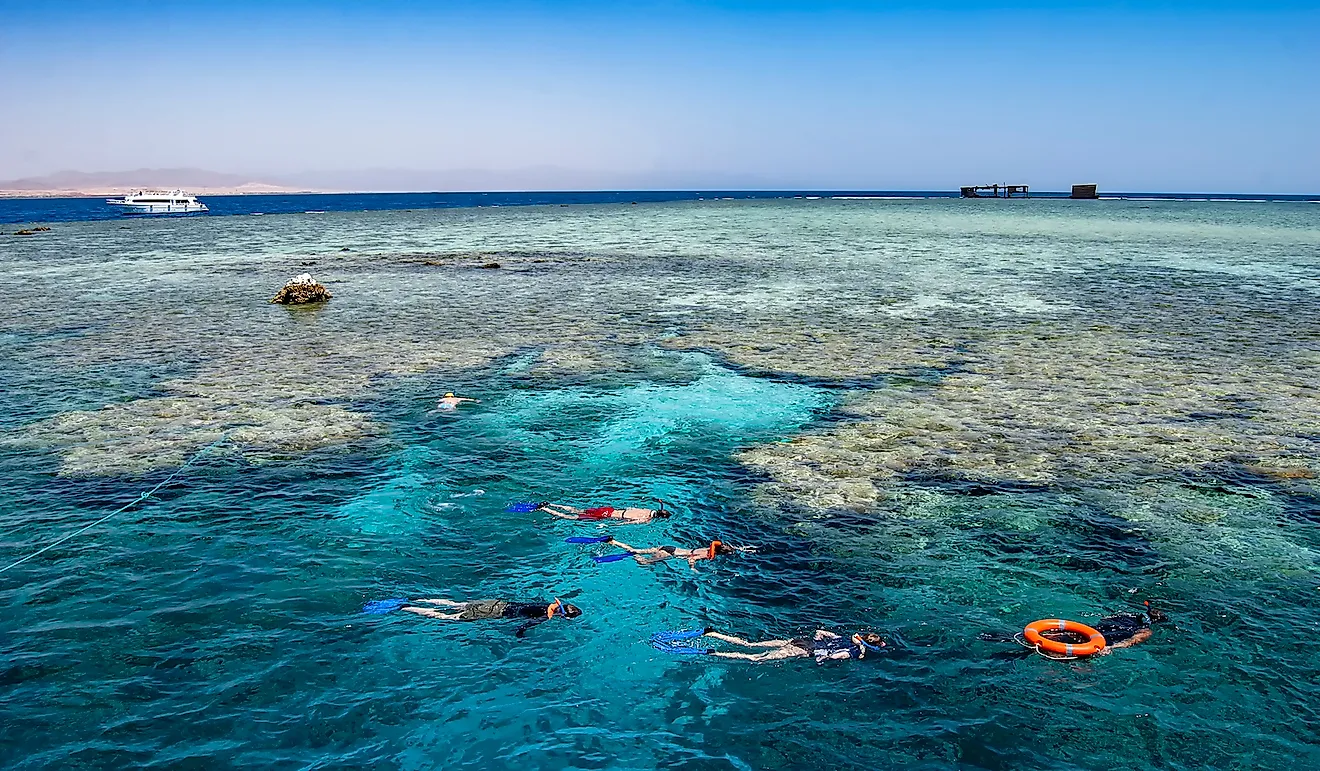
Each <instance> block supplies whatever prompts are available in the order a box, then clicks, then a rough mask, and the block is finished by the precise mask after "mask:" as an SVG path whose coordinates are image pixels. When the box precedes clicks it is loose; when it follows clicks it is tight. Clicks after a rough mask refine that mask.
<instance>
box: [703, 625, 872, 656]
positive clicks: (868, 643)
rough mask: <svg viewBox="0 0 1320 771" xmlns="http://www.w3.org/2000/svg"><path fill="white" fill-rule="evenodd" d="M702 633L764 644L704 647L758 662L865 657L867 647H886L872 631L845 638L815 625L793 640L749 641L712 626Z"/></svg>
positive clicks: (716, 653)
mask: <svg viewBox="0 0 1320 771" xmlns="http://www.w3.org/2000/svg"><path fill="white" fill-rule="evenodd" d="M703 636H705V637H713V638H714V639H716V640H723V641H724V642H727V643H733V644H734V645H741V646H743V647H744V648H765V649H766V650H764V651H762V652H761V653H738V652H735V651H717V650H711V651H707V653H709V654H710V655H711V656H719V657H720V658H725V659H742V660H744V661H757V662H760V661H777V660H779V659H794V658H804V657H807V656H813V657H815V659H816V663H817V664H822V663H824V662H826V661H829V660H831V659H840V660H842V659H862V658H866V654H867V652H868V651H871V652H879V650H880V649H881V648H883V647H885V641H884V640H883V639H881V637H880V635H878V634H876V633H874V632H865V633H863V632H857V633H855V634H853V636H852V637H850V638H845V637H841V636H840V635H837V634H835V633H833V632H830V631H827V630H825V629H817V630H816V633H815V634H814V635H812V636H811V637H796V638H794V639H792V640H765V641H763V642H751V641H750V640H744V639H742V638H741V637H734V636H733V635H729V634H721V633H719V632H716V631H715V630H713V629H707V630H706V632H705V634H704V635H703Z"/></svg>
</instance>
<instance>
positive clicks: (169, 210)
mask: <svg viewBox="0 0 1320 771" xmlns="http://www.w3.org/2000/svg"><path fill="white" fill-rule="evenodd" d="M114 205H115V206H118V207H119V213H120V214H201V213H203V212H206V211H209V209H207V207H206V204H204V203H197V204H169V203H120V204H114Z"/></svg>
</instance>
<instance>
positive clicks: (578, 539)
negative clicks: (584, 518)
mask: <svg viewBox="0 0 1320 771" xmlns="http://www.w3.org/2000/svg"><path fill="white" fill-rule="evenodd" d="M613 540H614V536H612V535H602V536H589V535H574V536H569V537H568V538H565V539H564V543H609V542H610V541H613Z"/></svg>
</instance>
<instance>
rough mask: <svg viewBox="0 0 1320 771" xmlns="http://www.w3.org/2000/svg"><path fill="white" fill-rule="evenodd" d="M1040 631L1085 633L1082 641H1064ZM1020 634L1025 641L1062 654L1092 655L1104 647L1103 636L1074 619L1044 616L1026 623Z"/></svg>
mask: <svg viewBox="0 0 1320 771" xmlns="http://www.w3.org/2000/svg"><path fill="white" fill-rule="evenodd" d="M1041 632H1076V633H1077V634H1081V635H1086V638H1087V639H1086V642H1084V643H1076V644H1073V643H1065V642H1059V641H1058V640H1051V639H1050V638H1048V637H1046V636H1044V635H1042V634H1041ZM1022 636H1023V637H1025V638H1027V642H1029V643H1031V644H1032V645H1034V646H1036V647H1037V648H1040V649H1041V650H1044V651H1049V652H1050V653H1058V654H1061V655H1064V656H1094V655H1095V654H1097V653H1099V652H1100V651H1102V650H1104V649H1105V645H1107V643H1106V642H1105V636H1104V635H1102V634H1100V633H1099V632H1098V631H1096V630H1095V629H1092V628H1091V627H1089V626H1087V625H1086V624H1079V623H1078V622H1076V621H1067V620H1064V619H1062V618H1046V619H1041V620H1040V621H1033V622H1032V623H1030V624H1027V628H1026V629H1024V630H1023V631H1022Z"/></svg>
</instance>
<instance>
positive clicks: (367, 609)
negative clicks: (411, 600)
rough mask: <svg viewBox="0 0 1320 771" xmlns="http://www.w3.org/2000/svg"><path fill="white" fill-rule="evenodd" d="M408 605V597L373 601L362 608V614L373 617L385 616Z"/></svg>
mask: <svg viewBox="0 0 1320 771" xmlns="http://www.w3.org/2000/svg"><path fill="white" fill-rule="evenodd" d="M407 604H408V598H407V597H399V598H397V599H393V600H372V601H371V602H368V603H367V604H366V605H363V606H362V612H363V613H367V614H370V615H373V616H383V615H385V614H386V613H393V612H394V611H396V610H398V609H399V608H402V607H403V606H404V605H407Z"/></svg>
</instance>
